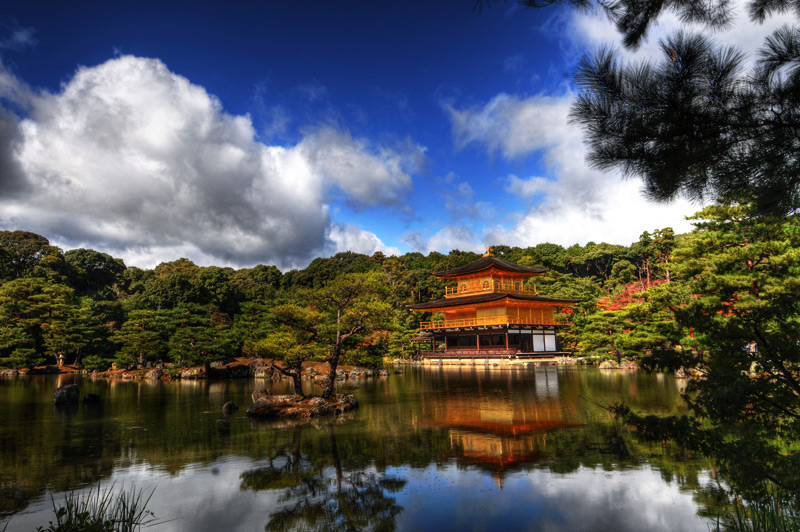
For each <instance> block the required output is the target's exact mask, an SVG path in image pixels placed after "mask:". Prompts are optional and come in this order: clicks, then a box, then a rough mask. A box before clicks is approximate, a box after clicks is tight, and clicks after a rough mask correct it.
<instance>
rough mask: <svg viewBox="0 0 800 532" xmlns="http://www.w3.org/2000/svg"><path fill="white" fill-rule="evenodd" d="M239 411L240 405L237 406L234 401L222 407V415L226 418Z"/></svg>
mask: <svg viewBox="0 0 800 532" xmlns="http://www.w3.org/2000/svg"><path fill="white" fill-rule="evenodd" d="M237 410H239V405H237V404H236V403H234V402H233V401H228V402H227V403H225V404H224V405H222V413H223V414H225V415H226V416H230V415H231V414H233V413H234V412H236V411H237Z"/></svg>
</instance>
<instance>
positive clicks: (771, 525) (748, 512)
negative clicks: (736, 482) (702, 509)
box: [716, 493, 800, 532]
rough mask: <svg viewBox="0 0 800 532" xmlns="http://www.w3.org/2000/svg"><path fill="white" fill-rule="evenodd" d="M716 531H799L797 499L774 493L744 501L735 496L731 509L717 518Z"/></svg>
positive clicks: (799, 515) (799, 519)
mask: <svg viewBox="0 0 800 532" xmlns="http://www.w3.org/2000/svg"><path fill="white" fill-rule="evenodd" d="M716 530H717V532H800V514H798V506H797V499H792V498H787V497H781V496H779V495H776V494H775V493H769V494H768V495H766V496H764V497H762V498H760V499H756V500H753V501H745V500H742V499H740V498H736V500H735V501H734V507H733V511H731V512H730V513H729V514H728V515H727V516H725V518H723V519H721V520H717V528H716Z"/></svg>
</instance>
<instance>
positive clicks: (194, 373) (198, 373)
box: [181, 368, 206, 379]
mask: <svg viewBox="0 0 800 532" xmlns="http://www.w3.org/2000/svg"><path fill="white" fill-rule="evenodd" d="M205 378H206V370H205V368H187V369H184V370H182V371H181V379H205Z"/></svg>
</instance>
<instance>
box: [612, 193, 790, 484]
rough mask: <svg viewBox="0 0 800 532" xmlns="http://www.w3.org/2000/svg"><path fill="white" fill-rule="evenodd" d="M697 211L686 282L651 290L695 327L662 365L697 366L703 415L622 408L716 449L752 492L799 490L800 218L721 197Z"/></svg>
mask: <svg viewBox="0 0 800 532" xmlns="http://www.w3.org/2000/svg"><path fill="white" fill-rule="evenodd" d="M694 219H696V220H698V222H697V223H696V229H695V231H694V232H693V233H691V234H690V235H688V236H686V237H685V238H684V239H683V242H682V243H681V244H680V246H679V247H678V248H677V249H676V250H675V252H674V258H675V263H674V268H675V273H676V276H678V277H679V278H680V279H681V281H680V283H678V285H677V286H678V287H681V286H683V289H677V290H676V289H672V290H667V288H666V287H667V286H669V287H670V288H672V287H673V286H675V283H670V284H669V285H663V286H660V287H657V289H652V290H650V291H648V292H646V293H645V296H646V297H647V298H648V299H649V300H650V302H652V304H654V305H657V306H658V305H660V306H661V308H662V309H665V310H668V311H669V312H671V313H672V314H673V315H674V321H675V323H676V324H677V326H679V327H680V329H681V332H682V333H683V334H684V335H685V336H684V339H683V340H681V343H684V342H685V343H686V344H687V345H686V346H685V348H682V349H675V350H672V351H665V352H663V353H661V356H660V357H659V358H658V360H657V361H656V362H657V363H656V364H654V365H657V366H662V367H668V368H671V369H674V368H677V367H679V368H683V369H684V370H686V371H687V372H695V373H694V374H695V375H696V376H695V377H694V378H693V379H692V380H691V381H690V383H689V387H688V391H689V392H690V393H689V394H688V395H687V396H686V400H687V403H688V405H689V408H690V409H691V412H692V416H693V417H692V418H691V419H690V420H689V422H687V423H686V424H682V425H680V427H681V429H680V430H678V425H669V423H673V422H675V420H669V419H666V420H657V419H649V418H642V417H640V416H637V415H635V414H634V413H632V412H630V411H626V410H624V409H622V410H618V413H619V414H620V415H621V416H622V417H623V418H624V419H625V420H626V421H627V422H629V423H631V424H632V425H634V426H636V427H638V428H639V430H640V431H641V432H642V433H644V434H647V435H648V436H652V437H655V436H656V435H658V434H660V435H662V436H664V437H668V436H669V437H673V438H675V439H676V440H677V441H679V442H680V443H682V444H684V445H686V446H687V447H689V448H693V449H697V450H700V451H702V452H703V453H705V454H707V455H708V456H712V457H714V458H715V459H716V460H717V461H718V463H719V465H720V468H721V470H722V471H723V472H724V473H725V475H726V478H728V479H729V481H730V482H731V483H733V485H734V486H735V487H736V488H737V489H738V490H740V492H742V493H749V492H750V491H751V490H758V489H759V486H763V485H764V482H765V481H770V482H772V483H774V484H775V485H777V486H779V487H780V488H781V489H784V490H787V491H789V492H797V491H798V490H800V449H799V448H798V445H797V435H798V434H800V382H799V381H798V375H800V345H798V338H800V301H798V298H797V294H798V290H799V289H800V221H798V219H797V216H788V217H769V216H764V215H760V214H758V212H757V211H756V210H755V208H753V207H751V206H711V207H707V208H706V209H704V210H703V211H701V212H700V213H698V215H696V216H695V217H694ZM687 295H688V296H687ZM692 420H694V421H692ZM657 427H660V428H657Z"/></svg>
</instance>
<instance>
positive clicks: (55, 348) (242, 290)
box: [0, 228, 675, 369]
mask: <svg viewBox="0 0 800 532" xmlns="http://www.w3.org/2000/svg"><path fill="white" fill-rule="evenodd" d="M674 242H675V236H674V235H673V233H672V230H671V229H669V228H667V229H664V230H658V231H655V232H654V233H653V234H650V233H644V234H643V235H642V237H641V239H640V240H639V241H638V242H636V243H634V244H633V245H631V246H619V245H611V244H605V243H601V244H595V243H591V242H590V243H589V244H587V245H586V246H579V245H575V246H571V247H569V248H564V247H562V246H559V245H556V244H548V243H545V244H539V245H537V246H533V247H528V248H519V247H509V246H502V245H498V246H495V247H493V252H494V253H495V255H496V256H498V257H502V258H504V259H506V260H508V261H510V262H514V263H518V264H523V265H528V266H544V267H546V268H549V269H550V270H551V272H550V273H549V274H548V275H547V276H545V277H539V278H536V279H534V280H532V281H531V282H534V283H535V284H536V287H537V290H539V291H540V292H541V293H543V294H548V295H553V296H563V297H577V298H581V299H584V300H585V301H584V303H582V304H580V305H578V306H577V307H576V308H575V309H574V310H575V322H576V325H577V326H578V327H579V328H580V327H582V325H583V324H584V323H585V321H586V318H587V317H588V316H590V315H591V314H592V313H594V312H595V310H596V309H597V300H598V299H600V298H603V297H605V298H608V297H614V296H615V294H618V293H620V292H623V291H624V290H625V289H626V287H627V286H629V285H630V283H643V285H642V286H648V285H649V284H650V283H652V282H653V281H654V280H656V279H662V278H668V277H669V270H668V268H667V266H666V263H667V260H668V257H669V252H670V250H671V248H672V247H673V246H674ZM479 256H480V255H479V254H476V253H471V252H462V251H457V250H456V251H451V252H450V253H449V254H447V255H445V254H442V253H437V252H433V253H430V254H428V255H427V256H426V255H423V254H421V253H416V252H414V253H406V254H405V255H402V256H399V257H386V256H384V254H382V253H381V252H377V253H375V254H374V255H373V256H371V257H370V256H366V255H361V254H357V253H352V252H343V253H338V254H336V255H335V256H333V257H329V258H317V259H314V260H313V261H312V262H311V263H310V264H309V265H308V267H306V268H305V269H302V270H291V271H288V272H285V273H282V272H281V271H280V270H279V269H278V268H276V267H275V266H265V265H259V266H256V267H254V268H244V269H239V270H235V269H233V268H221V267H216V266H206V267H200V266H197V265H195V264H194V263H192V262H191V261H189V260H187V259H183V258H182V259H178V260H175V261H173V262H168V263H162V264H159V265H158V266H156V267H155V268H154V269H152V270H145V269H141V268H137V267H126V265H125V264H124V263H123V261H122V260H121V259H116V258H113V257H111V256H110V255H108V254H106V253H102V252H100V251H95V250H91V249H74V250H69V251H66V252H64V251H62V250H61V249H59V248H57V247H54V246H51V245H50V243H49V241H48V240H47V239H46V238H45V237H43V236H41V235H37V234H34V233H30V232H25V231H2V232H0V283H2V284H0V363H2V364H4V365H7V366H10V367H15V368H22V367H32V366H35V365H40V364H45V363H47V364H52V363H61V364H76V365H79V366H82V367H85V368H87V369H105V368H107V367H109V366H110V365H111V363H112V362H113V363H116V364H117V365H118V366H125V367H131V366H135V365H141V364H146V363H148V362H153V361H159V360H160V361H165V362H174V363H177V364H179V365H182V366H186V365H196V364H201V363H207V362H211V361H218V360H229V359H231V358H233V357H236V356H240V355H247V356H257V355H266V354H270V355H275V354H277V355H278V356H279V357H280V353H276V349H275V347H276V341H275V340H276V338H275V336H274V334H273V333H275V332H276V331H278V330H280V329H281V327H282V326H283V325H285V323H284V322H285V320H282V319H281V317H282V316H283V315H285V314H286V305H289V304H295V305H301V306H302V305H304V304H307V303H308V302H309V301H311V300H313V299H314V293H315V292H318V291H320V290H322V289H323V288H324V287H326V286H328V285H330V284H331V283H332V282H334V281H335V280H336V279H337V278H341V277H342V276H345V275H347V274H353V275H356V276H358V275H366V274H372V275H378V276H380V279H381V280H382V284H383V285H384V290H385V293H384V294H383V297H385V299H386V301H387V302H388V303H389V305H390V307H391V313H390V314H391V315H390V316H385V318H386V319H384V321H383V322H382V324H381V328H382V329H385V330H384V334H380V335H377V336H375V335H373V334H371V333H370V334H367V332H366V331H365V332H364V333H363V334H361V335H358V336H357V337H355V338H353V339H352V340H351V341H350V342H348V344H347V345H346V346H344V347H345V349H344V352H343V355H344V356H345V358H346V360H348V361H351V362H359V363H364V364H375V363H377V362H378V361H379V360H380V358H381V357H382V356H383V355H385V354H387V353H388V354H389V355H392V356H408V355H410V354H411V346H410V343H409V341H408V340H409V338H410V337H411V336H413V335H414V332H415V330H416V328H417V327H418V325H419V321H420V320H424V319H428V318H429V316H426V315H422V314H417V313H411V312H409V311H407V310H406V307H405V305H407V304H410V303H412V302H419V301H429V300H433V299H437V298H440V297H442V296H443V294H444V288H445V283H443V282H442V281H440V280H438V279H437V278H435V277H433V276H432V275H431V273H432V272H434V271H441V270H447V269H451V268H454V267H457V266H461V265H463V264H466V263H468V262H471V261H473V260H476V259H477V258H479ZM276 308H278V310H279V312H278V314H277V315H276V314H275V313H274V312H273V310H274V309H276ZM365 335H367V336H370V338H369V340H368V341H366V340H365ZM566 336H567V337H568V338H569V337H574V336H575V334H574V333H569V334H568V335H566ZM572 345H573V347H575V346H577V342H575V341H573V342H572ZM316 347H317V348H320V346H319V345H318V344H317V345H316Z"/></svg>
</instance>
